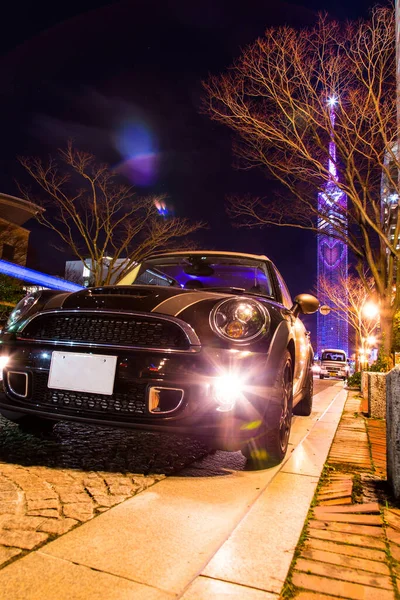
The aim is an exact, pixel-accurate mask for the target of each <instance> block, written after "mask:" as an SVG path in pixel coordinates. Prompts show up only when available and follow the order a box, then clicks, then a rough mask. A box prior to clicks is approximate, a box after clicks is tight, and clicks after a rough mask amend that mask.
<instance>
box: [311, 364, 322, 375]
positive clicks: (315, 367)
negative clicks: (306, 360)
mask: <svg viewBox="0 0 400 600" xmlns="http://www.w3.org/2000/svg"><path fill="white" fill-rule="evenodd" d="M311 371H312V372H313V373H321V367H320V366H319V365H313V366H312V367H311Z"/></svg>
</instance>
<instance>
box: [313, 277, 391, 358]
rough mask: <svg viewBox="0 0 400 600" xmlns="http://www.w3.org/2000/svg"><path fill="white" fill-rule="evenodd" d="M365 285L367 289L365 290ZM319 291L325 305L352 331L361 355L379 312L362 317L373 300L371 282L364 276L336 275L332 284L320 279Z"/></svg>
mask: <svg viewBox="0 0 400 600" xmlns="http://www.w3.org/2000/svg"><path fill="white" fill-rule="evenodd" d="M366 284H369V286H370V289H369V291H368V289H367V288H366ZM319 289H320V290H321V292H322V294H323V297H324V298H326V300H327V302H328V306H329V307H330V308H331V310H333V312H335V314H336V315H337V317H338V319H341V320H342V321H345V322H347V323H348V324H349V326H350V327H351V329H353V331H354V333H355V336H356V349H357V350H358V349H361V350H362V351H363V352H364V353H365V350H366V346H367V344H368V338H370V337H371V336H374V335H375V334H376V333H377V329H378V326H379V313H377V314H376V315H373V316H369V315H368V314H365V307H366V305H367V303H368V302H369V301H371V299H373V297H374V280H373V278H372V277H370V276H368V275H367V274H365V273H364V278H363V280H362V279H360V277H356V276H355V275H347V277H346V275H345V274H344V273H343V274H341V275H340V276H339V278H338V281H337V283H336V284H333V285H332V282H330V281H328V280H327V279H325V278H320V280H319Z"/></svg>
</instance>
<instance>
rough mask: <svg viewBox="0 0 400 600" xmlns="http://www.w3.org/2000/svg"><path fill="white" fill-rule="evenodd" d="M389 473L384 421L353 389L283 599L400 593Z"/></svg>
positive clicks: (399, 518) (386, 597) (399, 528)
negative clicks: (367, 410) (369, 413)
mask: <svg viewBox="0 0 400 600" xmlns="http://www.w3.org/2000/svg"><path fill="white" fill-rule="evenodd" d="M385 479H386V429H385V421H383V420H376V419H367V418H365V417H364V416H363V414H362V413H361V398H360V396H359V394H358V393H356V392H350V394H349V397H348V399H347V402H346V404H345V408H344V411H343V416H342V419H341V421H340V424H339V427H338V429H337V432H336V435H335V438H334V441H333V443H332V447H331V450H330V453H329V457H328V460H327V463H326V465H325V469H324V472H323V474H322V476H321V479H320V483H319V486H318V490H317V494H316V496H315V498H314V502H313V505H312V506H313V507H312V509H310V512H309V515H308V521H307V523H306V525H305V528H304V530H303V534H302V536H301V538H300V542H299V544H298V547H297V549H296V553H295V559H294V560H293V562H292V567H291V571H290V572H289V576H288V578H287V580H286V583H285V586H284V589H283V591H282V594H281V597H282V598H296V599H297V600H323V599H325V600H329V599H331V600H334V598H348V599H351V600H375V599H376V600H378V599H379V600H394V599H398V598H399V591H398V590H399V589H400V587H399V584H400V510H398V509H396V508H390V507H389V506H390V501H389V503H388V502H387V500H386V497H387V495H388V490H387V487H386V481H385Z"/></svg>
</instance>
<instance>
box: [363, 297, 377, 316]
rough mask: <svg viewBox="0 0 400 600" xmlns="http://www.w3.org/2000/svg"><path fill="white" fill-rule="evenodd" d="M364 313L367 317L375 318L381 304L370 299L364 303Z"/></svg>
mask: <svg viewBox="0 0 400 600" xmlns="http://www.w3.org/2000/svg"><path fill="white" fill-rule="evenodd" d="M363 314H364V316H365V317H366V318H367V319H374V318H375V317H377V316H378V314H379V306H378V305H377V304H376V303H375V302H372V300H370V301H369V302H366V303H365V304H364V306H363Z"/></svg>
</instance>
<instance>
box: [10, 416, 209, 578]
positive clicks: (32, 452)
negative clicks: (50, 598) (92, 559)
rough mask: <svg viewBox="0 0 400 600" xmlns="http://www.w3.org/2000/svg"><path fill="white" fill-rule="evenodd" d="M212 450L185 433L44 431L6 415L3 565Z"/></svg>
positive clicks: (65, 427)
mask: <svg viewBox="0 0 400 600" xmlns="http://www.w3.org/2000/svg"><path fill="white" fill-rule="evenodd" d="M205 454H207V450H206V448H205V447H204V446H202V445H201V444H200V443H199V442H197V441H194V440H191V439H189V438H182V437H178V436H166V435H161V434H154V433H147V432H135V431H126V430H119V429H112V428H106V427H94V426H88V425H77V424H72V423H67V422H61V423H58V424H57V425H56V426H55V427H54V430H53V432H52V433H51V434H46V435H41V436H37V435H32V434H31V433H27V432H23V431H21V430H20V428H19V427H18V426H17V425H15V424H13V423H10V422H8V421H6V420H5V419H3V418H1V417H0V567H4V566H5V565H6V564H8V562H9V561H10V560H13V559H14V558H16V557H21V556H23V555H24V554H26V552H27V551H30V550H33V549H34V548H37V547H39V546H40V545H42V544H44V543H46V542H48V541H49V540H51V539H54V538H55V537H57V536H59V535H62V534H63V533H66V532H67V531H69V530H70V529H72V528H73V527H75V526H77V525H79V524H80V523H83V522H85V521H88V520H89V519H92V518H93V517H95V516H96V515H97V514H99V513H101V512H104V511H106V510H108V509H109V508H111V507H112V506H115V505H116V504H119V503H120V502H123V501H124V500H126V499H128V498H131V497H132V496H134V495H136V494H137V493H139V492H141V491H142V490H144V489H146V488H148V487H149V486H151V485H153V484H154V483H156V482H157V481H159V480H160V479H162V478H163V477H165V475H169V474H172V473H174V472H176V471H178V470H179V469H181V468H182V467H184V466H185V465H188V464H190V463H192V462H193V461H194V460H197V459H199V458H200V457H202V456H204V455H205Z"/></svg>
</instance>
